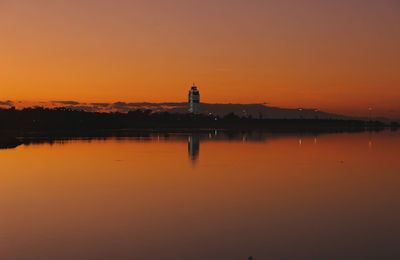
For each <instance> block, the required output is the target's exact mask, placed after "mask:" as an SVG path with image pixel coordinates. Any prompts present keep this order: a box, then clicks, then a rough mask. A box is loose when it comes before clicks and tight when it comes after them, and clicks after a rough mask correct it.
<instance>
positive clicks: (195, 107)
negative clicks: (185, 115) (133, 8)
mask: <svg viewBox="0 0 400 260" xmlns="http://www.w3.org/2000/svg"><path fill="white" fill-rule="evenodd" d="M189 112H190V113H192V114H200V92H199V90H198V88H197V86H196V85H195V84H194V83H193V85H192V86H191V87H190V90H189Z"/></svg>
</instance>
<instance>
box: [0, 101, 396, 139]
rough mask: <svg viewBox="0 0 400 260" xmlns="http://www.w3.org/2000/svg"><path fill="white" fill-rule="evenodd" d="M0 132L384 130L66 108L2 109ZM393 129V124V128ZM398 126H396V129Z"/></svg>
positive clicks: (353, 123)
mask: <svg viewBox="0 0 400 260" xmlns="http://www.w3.org/2000/svg"><path fill="white" fill-rule="evenodd" d="M0 122H1V124H0V130H1V131H3V132H4V131H11V132H12V131H14V132H20V133H26V132H47V133H56V132H59V133H62V132H67V133H68V132H76V133H79V132H85V131H94V130H97V131H102V130H104V131H107V130H123V129H132V130H135V129H137V130H145V129H147V130H152V129H153V130H164V129H165V130H168V129H205V128H216V129H233V130H235V129H237V130H246V129H263V130H269V131H288V132H291V131H362V130H365V129H366V128H367V127H371V128H381V127H384V126H385V124H384V123H382V122H378V121H373V122H367V121H361V120H326V119H260V118H252V117H251V116H248V117H239V116H237V115H235V114H233V113H231V114H228V115H226V116H223V117H220V116H216V115H213V114H207V115H205V114H199V115H194V114H190V113H187V114H182V113H169V112H153V111H151V110H134V111H129V112H128V113H100V112H86V111H77V110H70V109H66V108H54V109H50V108H42V107H36V108H25V109H22V110H17V109H15V108H11V109H0ZM393 126H394V125H393ZM394 127H395V126H394Z"/></svg>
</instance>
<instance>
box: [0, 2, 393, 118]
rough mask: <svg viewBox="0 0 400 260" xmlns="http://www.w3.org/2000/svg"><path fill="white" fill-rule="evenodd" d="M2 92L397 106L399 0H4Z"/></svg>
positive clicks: (353, 108) (342, 108) (358, 108)
mask: <svg viewBox="0 0 400 260" xmlns="http://www.w3.org/2000/svg"><path fill="white" fill-rule="evenodd" d="M0 35H1V40H0V61H1V62H0V100H7V99H11V100H33V101H37V100H42V101H46V100H77V101H84V102H114V101H132V102H135V101H149V102H158V101H186V98H187V89H188V87H189V85H190V84H191V83H192V82H193V81H194V82H196V83H197V84H198V85H199V87H200V90H201V92H202V98H203V100H202V101H204V102H213V103H216V102H221V103H227V102H232V103H236V102H238V103H256V102H268V103H269V104H271V105H274V106H285V107H314V108H319V109H323V110H328V111H331V112H338V113H347V114H357V115H365V114H368V107H373V108H374V113H376V115H385V116H390V117H400V102H399V101H400V91H399V90H400V47H399V46H400V4H399V2H398V1H397V0H380V1H376V0H374V1H373V0H363V1H362V0H359V1H358V0H339V1H324V0H318V1H317V0H292V1H289V0H282V1H261V0H252V1H244V0H213V1H211V0H203V1H200V0H170V1H162V0H146V1H145V0H134V1H128V0H113V1H111V0H108V1H106V0H86V1H67V0H37V1H32V0H20V1H13V0H2V1H1V2H0Z"/></svg>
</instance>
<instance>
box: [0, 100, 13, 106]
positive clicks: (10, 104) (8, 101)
mask: <svg viewBox="0 0 400 260" xmlns="http://www.w3.org/2000/svg"><path fill="white" fill-rule="evenodd" d="M0 106H8V107H12V106H14V102H12V101H10V100H7V101H0Z"/></svg>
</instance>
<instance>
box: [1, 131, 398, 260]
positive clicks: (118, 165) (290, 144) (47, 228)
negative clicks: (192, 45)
mask: <svg viewBox="0 0 400 260" xmlns="http://www.w3.org/2000/svg"><path fill="white" fill-rule="evenodd" d="M0 166H1V170H0V259H7V260H9V259H11V260H13V259H17V260H24V259H35V260H36V259H57V260H63V259H74V260H91V259H96V260H97V259H107V260H109V259H110V260H111V259H112V260H119V259H121V260H122V259H163V260H164V259H165V260H169V259H171V260H172V259H173V260H176V259H185V260H191V259H193V260H194V259H196V260H203V259H204V260H205V259H215V260H236V259H237V260H246V259H247V258H248V257H249V256H250V255H252V256H253V258H254V259H255V260H258V259H400V246H399V243H400V133H399V132H383V133H359V134H329V135H320V136H312V135H310V136H269V135H255V136H254V135H236V136H235V137H234V138H231V139H229V138H227V137H226V136H220V135H218V134H217V135H215V133H209V134H206V135H197V134H193V135H179V136H175V135H170V136H169V138H165V137H157V136H155V137H151V138H131V139H125V140H116V139H111V140H92V141H88V140H76V141H68V142H63V143H61V142H58V143H54V144H35V145H26V146H19V147H17V148H15V149H10V150H0Z"/></svg>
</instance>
